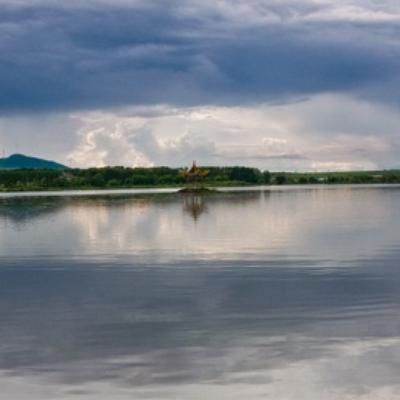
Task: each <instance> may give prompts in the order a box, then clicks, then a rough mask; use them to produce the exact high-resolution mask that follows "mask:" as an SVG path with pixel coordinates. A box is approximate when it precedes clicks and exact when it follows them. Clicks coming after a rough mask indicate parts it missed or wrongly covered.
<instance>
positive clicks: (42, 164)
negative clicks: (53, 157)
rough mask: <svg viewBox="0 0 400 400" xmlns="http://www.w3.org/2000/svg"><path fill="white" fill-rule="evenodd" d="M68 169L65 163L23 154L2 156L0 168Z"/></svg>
mask: <svg viewBox="0 0 400 400" xmlns="http://www.w3.org/2000/svg"><path fill="white" fill-rule="evenodd" d="M21 168H29V169H53V170H62V169H67V167H66V166H65V165H62V164H59V163H56V162H54V161H48V160H43V159H41V158H35V157H28V156H25V155H23V154H13V155H11V156H10V157H6V158H0V169H21Z"/></svg>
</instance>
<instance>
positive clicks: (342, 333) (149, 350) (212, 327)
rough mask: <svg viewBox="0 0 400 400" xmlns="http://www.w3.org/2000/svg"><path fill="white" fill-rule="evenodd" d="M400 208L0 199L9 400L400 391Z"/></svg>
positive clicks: (326, 196)
mask: <svg viewBox="0 0 400 400" xmlns="http://www.w3.org/2000/svg"><path fill="white" fill-rule="evenodd" d="M399 205H400V187H398V186H327V187H323V186H320V187H280V188H268V189H262V190H248V191H240V190H238V191H234V192H224V193H221V194H218V195H210V196H194V195H178V194H174V193H154V192H152V193H133V194H132V193H118V194H103V195H93V196H84V195H81V196H76V197H74V196H67V195H63V196H54V197H49V196H40V197H30V196H25V197H8V196H3V197H0V399H4V400H14V399H18V400H28V399H29V400H31V399H32V400H42V399H43V400H50V399H63V400H64V399H66V400H70V399H77V400H86V399H100V400H103V399H113V400H114V399H116V400H119V399H121V400H125V399H140V400H141V399H182V400H186V399H190V400H191V399H196V400H197V399H205V398H207V399H218V400H219V399H271V400H272V399H273V400H295V399H296V400H298V399H304V400H314V399H315V400H317V399H318V400H342V399H343V400H348V399H356V400H359V399H363V400H364V399H371V400H372V399H373V400H376V399H384V400H390V399H400V379H399V376H400V265H399V264H400V263H399V260H400V244H399V243H400V206H399Z"/></svg>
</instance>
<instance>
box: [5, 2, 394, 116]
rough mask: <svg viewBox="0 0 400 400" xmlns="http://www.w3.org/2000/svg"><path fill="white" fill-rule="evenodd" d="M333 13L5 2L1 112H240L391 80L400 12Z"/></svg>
mask: <svg viewBox="0 0 400 400" xmlns="http://www.w3.org/2000/svg"><path fill="white" fill-rule="evenodd" d="M336 3H337V2H335V1H310V0H301V1H293V0H284V1H279V2H278V1H273V0H247V1H246V0H241V1H239V0H238V1H227V0H222V1H217V2H214V1H213V2H210V1H202V2H199V1H195V0H186V1H179V2H177V1H174V0H164V1H162V2H161V1H153V2H143V1H135V0H133V1H117V2H115V1H113V2H110V1H100V0H97V1H96V0H92V1H89V2H85V3H84V4H82V2H76V1H72V2H69V3H68V5H60V3H59V2H55V1H48V0H47V1H46V0H42V1H40V0H38V1H34V2H32V1H29V2H27V1H17V2H16V1H1V2H0V6H1V8H2V12H1V14H0V33H1V35H0V37H1V40H0V48H1V54H2V56H1V58H2V59H1V63H0V86H1V88H2V90H1V94H0V109H1V110H2V111H3V112H16V111H21V110H28V111H33V110H60V109H61V110H64V109H82V108H84V109H93V108H95V109H96V108H102V107H110V106H112V107H115V106H118V105H126V104H133V103H135V104H154V103H167V104H175V105H181V106H182V105H184V106H187V105H204V104H218V105H221V104H223V105H229V104H235V105H237V104H243V103H252V102H262V101H282V100H286V99H287V98H289V97H293V96H294V97H295V96H304V95H310V94H314V93H321V92H327V91H352V92H353V91H355V92H359V91H361V90H362V89H364V90H368V91H371V92H374V89H373V88H374V87H376V86H377V85H378V86H379V85H380V84H384V83H385V82H388V81H392V80H396V77H397V70H398V67H399V61H398V56H399V46H398V44H397V40H396V36H397V34H398V29H399V19H400V8H399V6H398V5H396V3H395V2H393V1H386V2H380V6H377V5H376V4H374V2H369V1H355V0H353V1H347V2H341V3H342V4H341V5H337V4H336ZM376 90H377V89H376ZM370 95H371V96H372V95H373V93H370Z"/></svg>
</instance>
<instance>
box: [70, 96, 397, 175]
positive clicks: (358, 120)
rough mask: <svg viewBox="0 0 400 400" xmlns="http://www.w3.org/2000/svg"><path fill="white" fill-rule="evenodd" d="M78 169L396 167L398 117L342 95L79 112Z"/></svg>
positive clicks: (74, 159)
mask: <svg viewBox="0 0 400 400" xmlns="http://www.w3.org/2000/svg"><path fill="white" fill-rule="evenodd" d="M74 118H75V119H76V120H77V121H78V122H79V123H80V124H81V128H80V129H79V132H78V136H79V138H80V142H79V144H78V145H77V146H76V148H75V149H74V150H73V151H72V152H71V153H70V154H69V156H68V160H70V163H71V164H72V165H75V166H81V167H84V166H87V165H93V166H103V165H129V166H138V165H144V166H149V165H169V166H182V165H186V164H188V163H190V162H191V160H192V159H196V160H198V162H200V163H202V164H208V165H233V164H241V165H250V166H256V167H259V168H262V169H270V170H282V169H284V170H345V169H376V168H388V167H390V166H396V163H397V150H398V148H399V145H400V137H399V132H398V126H400V117H399V116H398V114H397V113H396V112H395V110H392V109H390V108H387V107H383V106H376V105H374V104H370V103H367V102H364V101H361V100H358V99H355V98H351V97H346V96H342V95H324V96H316V97H313V98H310V99H307V100H303V101H300V102H297V103H291V104H282V105H265V104H264V105H255V106H251V107H250V106H249V107H192V108H181V109H179V108H176V107H174V108H172V107H171V108H170V107H167V106H163V107H161V106H158V107H147V108H146V107H133V108H125V109H121V110H116V111H114V112H90V113H79V114H76V115H75V117H74Z"/></svg>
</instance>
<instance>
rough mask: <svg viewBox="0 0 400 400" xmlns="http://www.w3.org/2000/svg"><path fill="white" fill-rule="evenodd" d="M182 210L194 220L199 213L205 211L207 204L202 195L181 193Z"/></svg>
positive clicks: (198, 216) (197, 217)
mask: <svg viewBox="0 0 400 400" xmlns="http://www.w3.org/2000/svg"><path fill="white" fill-rule="evenodd" d="M183 210H184V211H185V212H186V213H188V214H189V215H190V216H191V217H192V218H193V220H194V221H195V222H196V221H197V220H198V219H199V218H200V216H201V214H203V213H204V212H206V211H207V204H206V201H205V198H204V196H202V195H199V194H185V195H183Z"/></svg>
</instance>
